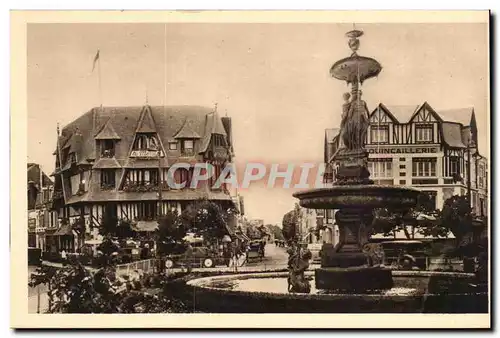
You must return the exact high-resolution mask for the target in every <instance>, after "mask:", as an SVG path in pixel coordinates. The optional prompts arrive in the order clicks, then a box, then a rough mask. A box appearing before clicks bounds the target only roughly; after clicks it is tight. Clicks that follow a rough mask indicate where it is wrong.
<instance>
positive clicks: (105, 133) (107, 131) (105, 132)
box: [95, 119, 120, 140]
mask: <svg viewBox="0 0 500 338" xmlns="http://www.w3.org/2000/svg"><path fill="white" fill-rule="evenodd" d="M95 139H96V140H119V139H120V136H119V135H118V134H117V133H116V131H115V129H114V128H113V125H112V123H111V119H109V120H108V122H106V124H105V125H104V127H103V128H102V130H101V131H100V132H99V133H98V134H97V135H96V137H95Z"/></svg>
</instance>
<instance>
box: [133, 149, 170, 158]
mask: <svg viewBox="0 0 500 338" xmlns="http://www.w3.org/2000/svg"><path fill="white" fill-rule="evenodd" d="M130 157H139V158H158V151H156V150H132V152H131V153H130ZM160 157H163V151H160Z"/></svg>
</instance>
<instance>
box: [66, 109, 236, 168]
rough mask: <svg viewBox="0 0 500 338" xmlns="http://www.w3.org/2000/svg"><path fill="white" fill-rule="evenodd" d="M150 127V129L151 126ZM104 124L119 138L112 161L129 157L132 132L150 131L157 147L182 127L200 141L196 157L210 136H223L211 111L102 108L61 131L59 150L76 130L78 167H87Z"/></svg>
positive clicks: (216, 115)
mask: <svg viewBox="0 0 500 338" xmlns="http://www.w3.org/2000/svg"><path fill="white" fill-rule="evenodd" d="M186 121H187V122H186ZM152 123H154V125H151V124H152ZM107 124H109V125H110V126H112V128H113V130H114V132H115V133H116V134H117V135H118V136H119V137H120V141H119V142H117V144H116V148H115V158H116V159H117V160H118V161H120V160H125V159H127V158H128V157H129V150H130V148H131V145H132V143H133V142H134V137H135V133H136V131H140V132H151V131H152V130H153V127H154V129H155V130H156V132H157V133H158V137H159V138H160V141H161V143H162V144H167V143H168V141H172V140H173V139H174V136H175V135H176V134H178V132H179V131H181V129H182V127H183V126H185V125H188V126H189V130H190V132H192V133H196V134H198V135H199V137H200V142H197V143H198V145H197V146H196V148H198V149H197V150H198V153H203V152H205V151H206V149H207V147H208V145H209V144H210V139H211V135H212V133H217V134H222V135H225V136H227V133H226V130H225V128H224V125H223V124H222V121H221V118H220V117H219V116H218V114H217V113H213V109H212V108H207V107H201V106H146V107H142V106H129V107H102V108H93V109H91V110H90V111H88V112H87V113H85V114H83V115H81V116H80V117H78V118H77V119H76V120H74V121H73V122H71V123H70V124H68V125H67V126H65V127H64V128H63V129H62V131H61V137H60V141H61V149H62V147H64V146H66V145H67V144H68V142H69V140H70V139H71V138H72V136H73V134H75V132H76V131H77V130H79V131H80V134H81V135H82V137H81V142H80V143H81V144H80V145H79V149H78V151H77V159H78V162H79V163H88V162H87V160H89V159H90V160H92V159H95V158H96V155H95V152H96V150H95V143H96V142H95V137H96V136H99V135H98V133H99V132H101V131H104V130H105V127H106V125H107ZM186 128H187V127H186ZM109 129H111V128H109ZM109 129H108V130H109ZM108 136H109V135H108ZM195 150H196V149H195ZM166 152H167V157H168V158H169V159H170V158H173V159H175V158H177V157H179V154H178V152H177V153H176V152H175V151H172V152H170V151H169V150H168V149H166ZM63 165H64V164H63Z"/></svg>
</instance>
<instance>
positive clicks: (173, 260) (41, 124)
mask: <svg viewBox="0 0 500 338" xmlns="http://www.w3.org/2000/svg"><path fill="white" fill-rule="evenodd" d="M487 20H488V19H487V17H486V21H484V22H477V23H459V22H457V23H441V22H438V23H428V24H423V23H364V22H349V23H340V22H339V23H335V22H332V23H310V24H307V25H304V24H300V23H286V22H285V23H272V24H271V23H187V22H168V23H86V24H83V23H82V24H79V23H78V24H77V23H60V24H51V23H49V24H36V23H33V24H28V25H27V79H28V81H27V85H28V86H27V88H28V106H27V107H28V159H27V169H26V170H27V174H26V175H27V181H26V182H27V195H26V198H27V210H26V214H27V224H26V234H27V241H26V243H23V245H25V246H26V250H27V259H28V261H27V268H28V280H27V281H23V283H26V284H27V288H28V312H29V313H30V314H49V313H50V314H66V313H68V314H69V313H73V314H75V313H76V314H110V313H120V314H132V313H142V314H144V313H189V314H195V313H196V314H198V313H205V314H208V313H210V314H212V313H226V314H228V313H233V314H234V313H245V314H249V313H252V314H255V313H261V314H263V313H264V314H267V313H322V314H324V313H333V314H342V313H353V314H354V313H356V314H359V313H362V314H386V313H405V314H410V313H411V314H414V313H419V314H487V313H489V302H490V301H489V300H490V285H489V266H490V259H489V249H490V248H489V241H490V235H489V234H490V226H489V224H490V219H489V214H490V192H489V191H490V188H489V187H490V179H489V177H490V176H489V175H490V167H491V166H490V159H491V154H490V148H489V147H490V143H489V142H490V139H489V138H490V135H489V129H490V126H489V96H488V95H489V91H488V86H489V73H488V71H489V70H488V53H489V49H488V35H487V29H488V28H487V27H488V21H487ZM443 54H447V55H448V57H443Z"/></svg>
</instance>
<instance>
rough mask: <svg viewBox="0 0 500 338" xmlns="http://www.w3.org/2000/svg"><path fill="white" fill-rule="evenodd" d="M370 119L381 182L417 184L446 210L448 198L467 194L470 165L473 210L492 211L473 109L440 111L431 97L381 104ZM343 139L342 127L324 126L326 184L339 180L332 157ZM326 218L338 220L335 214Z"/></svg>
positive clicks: (375, 171) (369, 141) (369, 140)
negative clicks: (404, 103) (402, 103)
mask: <svg viewBox="0 0 500 338" xmlns="http://www.w3.org/2000/svg"><path fill="white" fill-rule="evenodd" d="M369 121H370V126H369V128H368V133H367V136H366V140H365V141H366V149H367V150H368V152H369V163H368V165H369V170H370V173H371V178H372V179H373V180H374V181H375V182H376V183H378V184H385V185H405V186H412V187H415V188H418V189H420V190H422V191H425V192H426V193H428V194H429V196H431V199H430V203H432V207H433V208H436V209H442V207H443V203H444V201H445V200H446V199H448V198H449V197H451V196H453V195H466V194H467V189H468V181H467V180H468V177H469V175H468V170H470V188H471V204H472V208H473V211H474V213H475V214H476V215H479V216H485V215H486V214H487V212H488V211H487V205H488V202H487V201H488V183H487V177H488V161H487V159H486V157H484V156H483V155H481V154H480V153H479V150H478V148H477V144H478V131H477V126H476V117H475V113H474V108H462V109H452V110H435V109H434V108H433V107H432V106H430V105H429V104H428V103H427V102H424V103H423V104H421V105H414V106H386V105H385V104H383V103H380V104H379V105H378V106H377V107H376V108H375V109H373V110H372V111H371V113H370V114H369ZM340 142H341V141H340V139H339V130H338V129H327V130H326V131H325V151H324V154H325V155H324V160H325V163H326V168H327V169H326V172H325V176H324V181H325V183H329V182H332V181H333V179H334V175H335V169H336V167H337V166H338V164H337V163H335V161H334V160H333V157H334V155H335V152H336V151H337V149H339V148H340V147H341V144H340ZM326 214H328V213H326ZM325 221H326V224H328V223H329V222H331V223H333V214H332V213H330V215H327V216H326V219H325Z"/></svg>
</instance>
